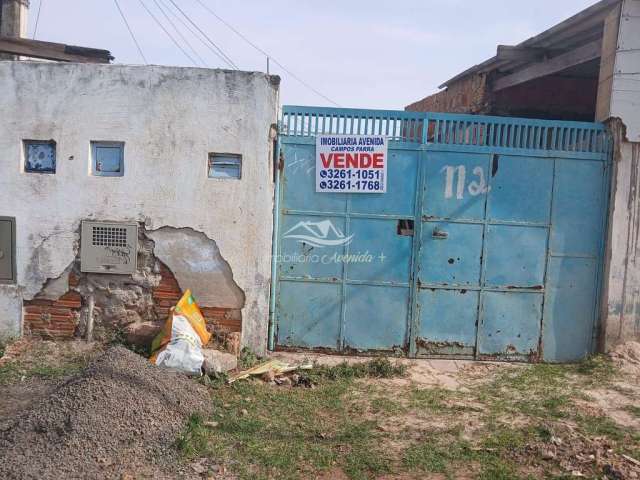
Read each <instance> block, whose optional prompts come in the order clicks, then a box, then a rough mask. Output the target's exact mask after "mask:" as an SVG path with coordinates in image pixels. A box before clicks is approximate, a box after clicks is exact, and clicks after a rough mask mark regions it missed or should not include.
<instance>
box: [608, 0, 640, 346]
mask: <svg viewBox="0 0 640 480" xmlns="http://www.w3.org/2000/svg"><path fill="white" fill-rule="evenodd" d="M609 115H610V117H612V118H614V119H616V120H613V121H612V122H611V123H610V125H611V127H612V130H613V133H614V143H615V155H614V169H613V172H612V173H613V175H612V188H611V200H610V202H611V203H610V211H609V238H608V248H607V256H608V259H607V264H606V275H605V285H604V287H605V288H604V290H603V293H604V295H605V298H604V301H603V302H602V305H603V318H604V335H603V347H604V349H605V350H609V349H611V348H612V347H614V346H615V345H616V344H618V343H621V342H625V341H627V340H633V339H636V340H638V339H640V143H638V142H640V0H624V1H623V2H622V6H621V15H620V23H619V28H618V39H617V44H616V52H615V60H614V71H613V80H612V84H611V102H610V105H609Z"/></svg>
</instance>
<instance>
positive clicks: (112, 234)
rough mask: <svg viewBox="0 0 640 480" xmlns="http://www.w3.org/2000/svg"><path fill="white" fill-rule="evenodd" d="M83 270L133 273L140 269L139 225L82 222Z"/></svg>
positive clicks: (81, 264)
mask: <svg viewBox="0 0 640 480" xmlns="http://www.w3.org/2000/svg"><path fill="white" fill-rule="evenodd" d="M81 235H82V238H81V245H80V270H82V271H83V272H94V273H115V274H130V273H133V272H135V270H136V259H137V256H138V255H137V251H138V225H137V224H136V223H119V222H113V223H108V222H92V221H83V222H82V232H81Z"/></svg>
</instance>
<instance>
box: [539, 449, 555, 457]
mask: <svg viewBox="0 0 640 480" xmlns="http://www.w3.org/2000/svg"><path fill="white" fill-rule="evenodd" d="M540 455H541V456H542V458H543V460H553V459H554V458H556V452H554V451H553V450H551V449H549V448H543V449H542V451H541V452H540Z"/></svg>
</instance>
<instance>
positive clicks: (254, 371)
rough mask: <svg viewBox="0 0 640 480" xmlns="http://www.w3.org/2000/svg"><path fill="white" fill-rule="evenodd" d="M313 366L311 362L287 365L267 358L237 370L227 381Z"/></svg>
mask: <svg viewBox="0 0 640 480" xmlns="http://www.w3.org/2000/svg"><path fill="white" fill-rule="evenodd" d="M312 368H313V365H312V364H310V363H309V364H302V365H289V364H288V363H284V362H281V361H280V360H275V359H274V360H269V361H267V362H264V363H262V364H260V365H256V366H255V367H252V368H249V369H247V370H244V371H242V372H238V373H236V374H234V375H231V376H229V380H227V382H228V383H233V382H235V381H236V380H242V379H245V378H249V377H251V376H254V375H256V376H257V375H264V374H265V373H267V372H269V371H272V372H273V374H274V376H276V377H277V376H278V375H282V374H284V373H288V372H293V371H295V370H310V369H312Z"/></svg>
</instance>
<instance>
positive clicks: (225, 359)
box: [202, 348, 238, 375]
mask: <svg viewBox="0 0 640 480" xmlns="http://www.w3.org/2000/svg"><path fill="white" fill-rule="evenodd" d="M202 355H203V357H204V362H203V363H202V368H203V370H204V373H206V374H207V375H213V374H216V373H225V372H228V371H229V370H234V369H236V368H237V367H238V359H237V358H236V356H235V355H231V354H230V353H226V352H221V351H220V350H214V349H212V348H204V349H202Z"/></svg>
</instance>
